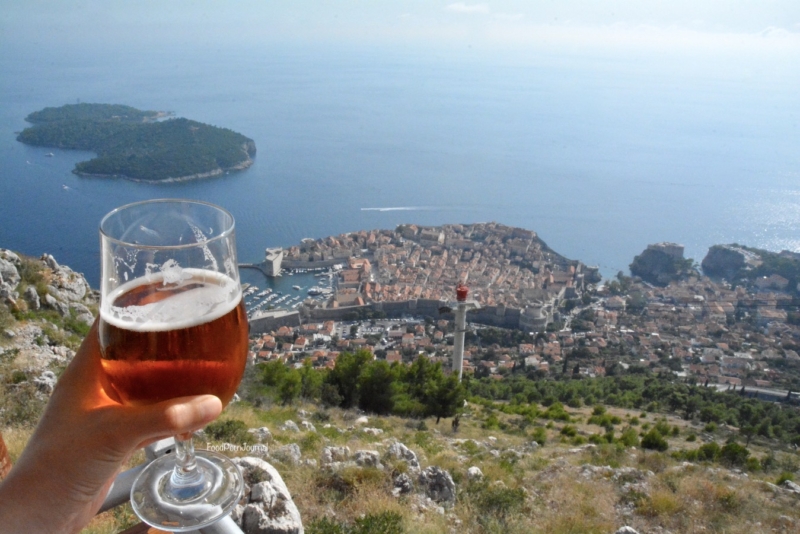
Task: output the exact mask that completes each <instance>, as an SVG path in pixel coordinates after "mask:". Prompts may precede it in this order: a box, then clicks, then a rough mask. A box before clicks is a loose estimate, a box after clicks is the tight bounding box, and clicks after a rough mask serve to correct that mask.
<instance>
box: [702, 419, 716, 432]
mask: <svg viewBox="0 0 800 534" xmlns="http://www.w3.org/2000/svg"><path fill="white" fill-rule="evenodd" d="M716 430H717V423H714V422H713V421H712V422H711V423H708V424H707V425H706V426H704V427H703V431H705V432H715V431H716Z"/></svg>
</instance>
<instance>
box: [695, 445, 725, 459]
mask: <svg viewBox="0 0 800 534" xmlns="http://www.w3.org/2000/svg"><path fill="white" fill-rule="evenodd" d="M719 451H720V447H719V445H717V444H716V442H713V441H712V442H711V443H706V444H704V445H701V446H700V448H698V449H697V459H698V460H700V461H701V462H713V461H715V460H716V459H717V458H718V457H719Z"/></svg>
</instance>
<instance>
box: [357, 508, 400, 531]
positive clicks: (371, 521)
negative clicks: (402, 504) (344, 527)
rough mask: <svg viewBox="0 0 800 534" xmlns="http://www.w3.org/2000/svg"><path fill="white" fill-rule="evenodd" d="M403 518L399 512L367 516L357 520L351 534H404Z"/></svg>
mask: <svg viewBox="0 0 800 534" xmlns="http://www.w3.org/2000/svg"><path fill="white" fill-rule="evenodd" d="M403 532H405V529H404V528H403V517H402V516H401V515H400V514H398V513H397V512H380V513H377V514H367V515H366V516H364V517H361V518H359V519H356V522H355V524H354V525H353V527H352V528H351V529H350V530H349V534H403Z"/></svg>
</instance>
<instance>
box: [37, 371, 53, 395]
mask: <svg viewBox="0 0 800 534" xmlns="http://www.w3.org/2000/svg"><path fill="white" fill-rule="evenodd" d="M57 381H58V379H57V378H56V374H55V373H54V372H53V371H44V372H42V374H41V375H39V376H38V377H36V378H34V379H33V383H34V384H36V388H37V389H38V390H39V391H41V392H42V393H45V394H47V395H50V394H51V393H52V392H53V389H54V388H55V387H56V382H57Z"/></svg>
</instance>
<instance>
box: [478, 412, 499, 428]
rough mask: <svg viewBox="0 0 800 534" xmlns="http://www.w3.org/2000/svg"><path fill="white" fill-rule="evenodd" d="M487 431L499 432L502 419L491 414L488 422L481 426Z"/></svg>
mask: <svg viewBox="0 0 800 534" xmlns="http://www.w3.org/2000/svg"><path fill="white" fill-rule="evenodd" d="M481 427H482V428H484V429H486V430H498V429H499V428H500V419H498V418H497V416H496V415H495V414H489V417H487V418H486V421H484V422H483V424H482V425H481Z"/></svg>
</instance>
